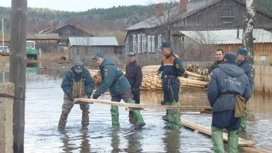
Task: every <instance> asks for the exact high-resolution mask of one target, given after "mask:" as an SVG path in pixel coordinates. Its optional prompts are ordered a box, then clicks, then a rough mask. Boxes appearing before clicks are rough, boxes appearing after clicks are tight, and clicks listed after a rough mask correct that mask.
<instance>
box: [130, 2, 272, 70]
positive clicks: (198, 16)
mask: <svg viewBox="0 0 272 153" xmlns="http://www.w3.org/2000/svg"><path fill="white" fill-rule="evenodd" d="M156 12H157V13H156V14H157V15H156V16H153V17H151V18H148V19H146V20H144V21H142V22H140V23H137V24H135V25H133V26H131V27H129V28H128V29H127V36H126V38H125V45H126V51H134V52H137V53H138V54H139V56H138V57H139V59H144V60H146V59H149V63H146V64H158V63H159V62H160V60H158V57H160V52H157V51H158V49H159V46H160V43H161V41H162V40H170V41H171V42H172V49H173V50H174V51H175V52H176V53H177V54H178V55H180V56H181V57H182V54H183V49H184V46H183V45H184V42H183V41H184V35H182V34H181V33H180V31H181V30H189V31H196V30H216V29H242V27H243V21H244V17H245V14H246V6H245V3H244V0H194V1H192V2H187V0H180V4H179V6H177V7H175V8H172V9H170V10H166V11H164V10H163V7H162V4H158V6H157V10H156ZM254 26H255V28H261V29H271V27H272V16H271V15H269V14H267V13H266V12H263V11H262V10H260V9H258V8H256V20H255V23H254ZM196 56H201V54H199V55H197V54H196ZM194 58H195V57H194ZM186 60H197V58H195V59H186ZM142 64H143V63H142ZM143 65H145V64H143Z"/></svg>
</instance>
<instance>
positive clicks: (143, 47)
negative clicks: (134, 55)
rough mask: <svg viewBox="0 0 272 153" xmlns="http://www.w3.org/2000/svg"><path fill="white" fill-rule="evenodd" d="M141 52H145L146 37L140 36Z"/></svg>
mask: <svg viewBox="0 0 272 153" xmlns="http://www.w3.org/2000/svg"><path fill="white" fill-rule="evenodd" d="M142 52H143V53H145V52H146V35H145V34H142Z"/></svg>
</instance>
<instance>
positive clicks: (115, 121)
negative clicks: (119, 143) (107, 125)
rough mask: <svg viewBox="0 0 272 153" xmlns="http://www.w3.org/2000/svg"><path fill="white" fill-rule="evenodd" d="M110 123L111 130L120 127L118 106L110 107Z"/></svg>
mask: <svg viewBox="0 0 272 153" xmlns="http://www.w3.org/2000/svg"><path fill="white" fill-rule="evenodd" d="M111 123H112V127H113V128H118V127H119V126H120V123H119V110H118V106H111Z"/></svg>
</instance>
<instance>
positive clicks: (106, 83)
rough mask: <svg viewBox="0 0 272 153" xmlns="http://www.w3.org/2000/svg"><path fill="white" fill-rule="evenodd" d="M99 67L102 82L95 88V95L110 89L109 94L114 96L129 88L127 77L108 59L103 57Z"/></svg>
mask: <svg viewBox="0 0 272 153" xmlns="http://www.w3.org/2000/svg"><path fill="white" fill-rule="evenodd" d="M99 69H100V74H101V78H102V83H101V85H100V86H99V88H98V89H97V90H96V92H95V94H96V95H98V96H100V95H101V94H103V93H105V92H106V91H107V90H108V89H110V94H111V95H112V96H116V95H119V94H121V93H122V92H124V91H125V90H127V89H130V88H131V86H130V84H129V82H128V80H127V78H125V77H123V72H122V71H121V70H119V69H118V68H117V67H116V66H115V65H114V64H113V62H112V61H111V60H110V59H104V61H103V62H102V64H101V65H100V67H99Z"/></svg>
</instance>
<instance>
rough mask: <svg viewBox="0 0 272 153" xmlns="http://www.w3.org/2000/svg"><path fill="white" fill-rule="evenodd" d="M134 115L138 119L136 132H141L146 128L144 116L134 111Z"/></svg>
mask: <svg viewBox="0 0 272 153" xmlns="http://www.w3.org/2000/svg"><path fill="white" fill-rule="evenodd" d="M133 113H134V116H135V118H136V124H135V130H139V129H141V128H142V127H143V126H145V122H144V119H143V116H142V114H141V113H140V111H139V110H134V111H133Z"/></svg>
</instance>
